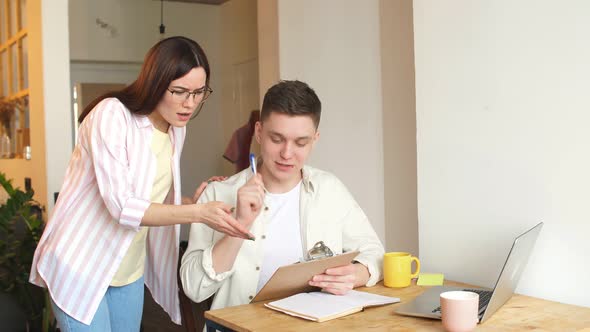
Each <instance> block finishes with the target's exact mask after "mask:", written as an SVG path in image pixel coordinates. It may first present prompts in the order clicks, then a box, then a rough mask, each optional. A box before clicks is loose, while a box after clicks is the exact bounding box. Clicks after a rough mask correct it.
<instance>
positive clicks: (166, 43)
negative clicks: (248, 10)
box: [78, 37, 210, 123]
mask: <svg viewBox="0 0 590 332" xmlns="http://www.w3.org/2000/svg"><path fill="white" fill-rule="evenodd" d="M196 67H203V69H204V70H205V74H207V78H206V84H207V86H208V85H209V77H210V71H209V62H208V61H207V56H206V55H205V52H204V51H203V49H202V48H201V46H199V44H198V43H197V42H195V41H194V40H192V39H189V38H186V37H170V38H166V39H163V40H161V41H159V42H158V43H157V44H156V45H154V46H152V48H151V49H150V50H149V51H148V53H147V54H146V56H145V60H144V62H143V65H142V67H141V72H140V73H139V76H138V77H137V79H136V80H135V82H133V83H131V84H130V85H128V86H126V87H125V88H123V89H121V90H118V91H113V92H108V93H106V94H104V95H102V96H100V97H98V98H96V99H94V100H93V101H92V102H91V103H90V104H89V105H88V106H86V107H85V108H84V111H83V112H82V114H80V117H79V118H78V122H79V123H82V120H84V118H85V117H86V116H87V115H88V113H90V111H92V109H93V108H94V107H95V106H96V105H97V104H98V103H99V102H100V101H102V100H103V99H105V98H111V97H114V98H117V99H119V101H121V102H122V103H123V104H124V105H125V106H126V107H127V108H128V109H129V111H131V112H132V113H135V114H142V115H148V114H150V113H151V112H153V111H154V109H155V107H156V105H158V103H159V102H160V100H161V99H162V96H163V95H164V93H166V89H167V88H168V86H169V85H170V82H172V81H174V80H176V79H178V78H180V77H182V76H184V75H186V74H187V73H188V72H189V71H191V69H193V68H196Z"/></svg>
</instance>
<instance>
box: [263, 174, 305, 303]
mask: <svg viewBox="0 0 590 332" xmlns="http://www.w3.org/2000/svg"><path fill="white" fill-rule="evenodd" d="M300 193H301V181H300V182H299V183H298V184H297V185H296V186H295V188H293V189H291V191H288V192H286V193H283V194H272V193H267V194H266V199H265V201H266V204H267V206H268V208H269V211H268V212H269V214H270V216H269V220H270V222H269V224H268V226H267V227H268V228H267V232H266V234H265V238H264V239H263V240H262V241H264V250H263V251H264V255H263V257H262V266H261V268H260V279H258V288H257V292H258V291H260V289H262V287H263V286H264V285H265V284H266V283H267V282H268V280H269V279H270V277H271V276H272V274H273V273H274V272H275V271H276V270H277V269H278V268H279V267H281V266H283V265H288V264H293V263H295V262H298V261H299V259H300V258H301V256H302V252H303V248H302V246H301V227H300V224H299V198H300Z"/></svg>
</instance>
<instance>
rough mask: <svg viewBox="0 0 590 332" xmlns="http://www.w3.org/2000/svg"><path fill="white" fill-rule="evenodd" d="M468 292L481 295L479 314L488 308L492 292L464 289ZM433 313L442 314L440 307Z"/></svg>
mask: <svg viewBox="0 0 590 332" xmlns="http://www.w3.org/2000/svg"><path fill="white" fill-rule="evenodd" d="M464 291H466V292H474V293H477V294H479V309H478V312H482V310H483V309H484V308H485V307H487V306H488V303H489V302H490V299H491V298H492V291H486V290H481V289H464ZM432 313H433V314H435V313H440V306H439V307H438V308H436V309H434V310H432Z"/></svg>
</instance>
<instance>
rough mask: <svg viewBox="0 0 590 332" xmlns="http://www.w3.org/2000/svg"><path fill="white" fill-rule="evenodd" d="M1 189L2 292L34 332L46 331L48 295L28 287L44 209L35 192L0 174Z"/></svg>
mask: <svg viewBox="0 0 590 332" xmlns="http://www.w3.org/2000/svg"><path fill="white" fill-rule="evenodd" d="M0 185H1V186H2V188H4V190H5V191H6V193H7V194H8V199H7V200H6V202H5V203H4V204H2V205H0V292H4V293H7V294H10V295H12V296H13V297H14V298H15V300H16V301H17V302H18V303H19V304H20V306H21V308H22V310H23V312H24V313H25V314H26V316H27V320H28V324H30V325H29V326H30V328H31V329H32V330H40V329H41V326H42V323H43V325H45V326H44V328H43V330H47V327H48V325H47V323H46V317H44V316H46V315H47V314H46V312H47V310H44V308H45V307H46V299H47V292H45V291H43V289H41V288H39V287H37V286H34V285H33V284H31V283H29V273H30V270H31V263H32V261H33V255H34V253H35V248H36V247H37V244H38V243H39V239H40V237H41V234H42V233H43V225H44V224H43V208H42V207H41V205H40V204H39V203H38V202H37V201H35V200H34V199H33V195H34V192H33V191H32V190H27V191H26V192H23V191H22V190H20V189H19V188H14V187H13V186H12V182H11V181H10V180H8V179H6V176H5V175H4V174H3V173H1V172H0Z"/></svg>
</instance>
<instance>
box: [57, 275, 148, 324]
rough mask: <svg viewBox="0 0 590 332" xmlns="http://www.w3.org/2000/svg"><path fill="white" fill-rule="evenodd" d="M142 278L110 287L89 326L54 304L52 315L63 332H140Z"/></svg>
mask: <svg viewBox="0 0 590 332" xmlns="http://www.w3.org/2000/svg"><path fill="white" fill-rule="evenodd" d="M143 293H144V288H143V276H142V277H141V278H139V279H138V280H137V281H135V282H133V283H130V284H129V285H125V286H122V287H114V286H109V288H108V289H107V292H106V294H105V295H104V297H103V298H102V301H100V305H99V306H98V310H97V311H96V314H94V318H92V322H90V325H86V324H84V323H82V322H80V321H78V320H76V319H74V318H72V317H71V316H70V315H68V314H66V313H65V312H63V311H62V310H61V309H60V308H59V307H58V306H57V305H56V304H55V302H53V299H52V300H51V307H52V308H53V314H54V315H55V319H57V325H58V327H59V328H60V330H61V331H62V332H109V331H110V332H119V331H121V332H128V331H139V327H140V325H141V315H142V313H143Z"/></svg>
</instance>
